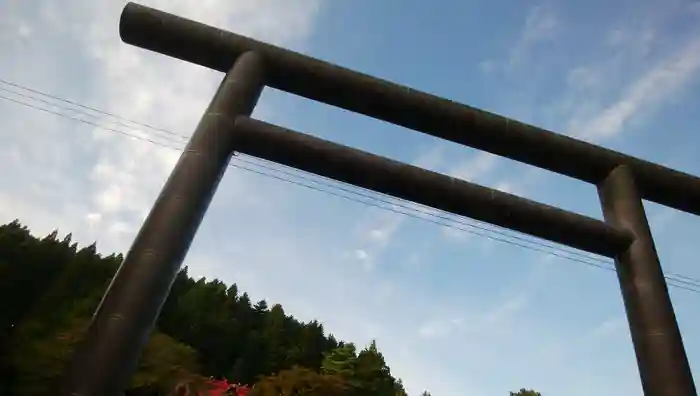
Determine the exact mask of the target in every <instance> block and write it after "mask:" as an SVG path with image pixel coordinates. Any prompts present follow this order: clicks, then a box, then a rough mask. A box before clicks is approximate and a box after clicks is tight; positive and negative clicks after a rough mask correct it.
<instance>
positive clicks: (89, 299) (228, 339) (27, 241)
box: [0, 221, 405, 396]
mask: <svg viewBox="0 0 700 396" xmlns="http://www.w3.org/2000/svg"><path fill="white" fill-rule="evenodd" d="M121 261H122V255H120V254H111V255H109V256H101V255H100V254H99V253H98V252H97V251H96V247H95V245H94V244H93V245H90V246H87V247H83V248H78V246H77V244H76V243H74V242H72V241H71V235H70V234H68V235H66V236H65V237H60V236H59V235H58V232H52V233H51V234H49V235H47V236H45V237H43V238H38V237H35V236H33V235H32V234H31V232H30V230H29V229H27V228H26V227H24V226H22V225H21V224H20V223H19V222H18V221H15V222H12V223H10V224H6V225H3V226H0V334H1V335H2V336H1V337H2V338H0V359H2V360H0V394H2V395H7V396H11V395H16V396H20V395H22V396H24V395H27V396H42V395H50V394H51V395H52V394H54V392H55V389H56V386H57V381H58V380H59V379H60V376H61V373H62V370H63V368H64V366H65V364H66V362H67V359H68V358H69V357H70V353H71V351H72V349H73V348H74V346H75V344H76V342H78V341H79V340H80V337H81V336H82V334H83V332H84V331H85V329H86V327H87V325H88V323H89V319H90V316H91V314H92V312H93V311H94V309H95V308H96V306H97V304H98V302H99V300H100V297H101V296H102V294H103V293H104V291H105V289H106V287H107V285H108V283H109V280H110V279H111V277H112V275H113V274H114V272H115V271H116V269H117V267H118V266H119V264H120V262H121ZM210 377H214V378H219V379H227V380H228V381H230V382H232V383H242V384H249V385H254V384H256V385H257V386H256V387H255V389H254V392H251V393H254V394H255V395H260V396H262V395H273V394H274V395H278V394H279V393H277V392H278V391H277V390H276V389H278V388H279V387H280V386H282V385H285V384H286V386H288V387H289V388H290V389H292V388H294V389H296V390H304V389H306V390H307V391H306V392H305V393H303V394H306V395H316V394H320V393H318V392H333V393H337V394H342V395H347V396H359V395H377V396H397V395H405V391H404V389H403V386H402V385H401V381H400V380H397V379H396V378H394V377H393V376H392V375H391V372H390V369H389V367H388V366H387V365H386V362H385V361H384V358H383V356H382V354H381V352H379V350H378V349H377V346H376V344H375V343H372V344H371V345H369V346H367V347H366V348H364V349H362V350H360V351H357V350H356V348H355V346H354V345H353V344H348V343H344V342H342V341H339V340H336V339H335V338H334V337H333V335H332V334H326V332H325V331H324V328H323V325H322V324H321V323H319V322H317V321H312V322H308V323H304V322H301V321H299V320H297V319H295V318H294V317H293V316H291V315H288V314H287V313H285V311H284V309H283V308H282V306H281V305H279V304H278V305H274V306H272V307H268V304H267V303H266V302H265V301H264V300H263V301H258V302H255V303H254V302H252V301H251V300H250V298H249V296H248V294H247V293H245V292H243V291H241V290H239V289H238V287H237V286H236V285H235V284H232V285H226V284H224V283H223V282H221V281H219V280H205V279H199V280H196V279H193V278H191V277H190V276H188V274H187V268H184V269H183V270H181V271H180V273H179V274H178V276H177V280H176V281H175V283H174V285H173V288H172V292H171V294H170V296H169V298H168V300H167V302H166V303H165V305H164V307H163V310H162V313H161V315H160V318H159V320H158V323H157V329H156V330H155V332H154V333H153V335H152V337H151V340H150V342H149V344H148V346H147V347H146V350H145V352H144V354H143V356H142V358H141V361H140V364H139V368H138V372H137V373H136V375H135V377H134V379H133V381H132V384H131V386H130V388H129V390H128V391H127V393H126V394H127V396H156V395H167V394H169V393H171V392H172V391H173V389H175V387H177V386H178V385H180V388H182V387H183V384H184V385H185V386H186V387H188V388H190V389H192V390H196V389H197V387H202V386H204V385H205V384H206V379H207V378H210ZM312 389H315V390H312ZM323 389H325V391H324V390H323ZM323 394H326V393H323Z"/></svg>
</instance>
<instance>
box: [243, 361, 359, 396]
mask: <svg viewBox="0 0 700 396" xmlns="http://www.w3.org/2000/svg"><path fill="white" fill-rule="evenodd" d="M347 390H348V387H347V385H346V384H345V382H344V381H343V379H342V378H340V377H338V376H335V375H326V374H319V373H317V372H315V371H312V370H309V369H306V368H302V367H299V366H295V367H293V368H292V369H290V370H283V371H281V372H280V373H279V374H276V375H273V376H269V377H266V378H263V379H262V380H260V381H259V382H258V383H256V384H255V386H254V387H253V389H252V390H251V391H250V393H249V394H248V396H344V395H345V394H346V392H347Z"/></svg>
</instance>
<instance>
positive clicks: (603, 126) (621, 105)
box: [569, 38, 700, 140]
mask: <svg viewBox="0 0 700 396" xmlns="http://www.w3.org/2000/svg"><path fill="white" fill-rule="evenodd" d="M699 68H700V39H697V38H696V39H694V40H692V41H690V42H689V43H687V44H686V45H685V46H684V47H682V48H681V49H680V50H679V51H677V52H676V53H674V54H673V55H672V56H670V57H669V58H668V59H663V60H662V61H660V62H659V63H658V64H657V65H655V66H654V67H653V68H651V69H650V70H649V71H648V72H646V73H645V74H643V75H642V76H641V77H640V78H638V79H636V80H635V81H633V82H632V83H631V84H630V85H629V86H628V87H627V88H626V89H625V90H624V92H623V93H622V95H621V96H620V97H619V98H618V99H617V100H616V101H614V102H613V103H611V104H609V105H608V106H606V107H605V108H604V109H603V110H602V111H600V113H599V114H598V115H597V116H595V117H593V118H591V119H586V120H581V119H574V120H572V121H571V122H570V127H569V129H570V130H571V131H572V133H573V134H574V135H575V136H577V137H579V138H585V139H590V140H600V139H605V138H610V137H612V136H616V135H618V134H620V133H622V132H623V131H624V130H625V127H626V125H627V124H628V123H629V122H630V121H631V120H632V119H633V118H634V117H635V116H638V115H640V114H643V115H644V117H649V115H650V114H651V113H652V112H653V111H655V110H656V109H657V108H658V107H659V106H661V105H663V104H664V103H665V102H666V101H667V100H668V99H670V98H671V97H672V96H673V95H675V94H677V93H678V91H679V90H681V89H683V87H684V86H686V85H687V84H688V83H690V82H691V81H692V80H691V79H692V77H693V76H694V75H695V74H696V73H697V71H698V69H699ZM591 79H592V77H590V76H589V77H587V80H588V81H586V80H584V82H583V83H584V84H590V80H591Z"/></svg>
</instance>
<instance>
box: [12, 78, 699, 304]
mask: <svg viewBox="0 0 700 396" xmlns="http://www.w3.org/2000/svg"><path fill="white" fill-rule="evenodd" d="M0 82H1V83H5V84H8V85H10V86H13V87H16V88H20V89H24V90H26V91H29V92H32V93H36V94H39V95H42V96H45V97H49V98H52V99H55V100H58V101H61V102H64V103H69V104H72V105H74V106H78V107H81V108H84V109H89V110H91V111H94V112H96V113H99V114H103V115H107V116H109V117H113V118H115V119H116V121H117V123H119V124H120V125H122V126H125V127H128V128H132V126H129V125H127V124H124V123H122V122H119V120H123V121H127V122H130V123H132V124H135V125H139V126H143V127H146V128H148V129H152V130H155V131H161V132H164V133H167V134H168V135H171V136H177V137H181V138H187V137H186V136H185V135H180V134H176V133H174V132H171V131H168V130H165V129H161V128H156V127H153V126H150V125H148V124H144V123H141V122H138V121H134V120H130V119H128V118H124V117H121V116H119V115H116V114H113V113H108V112H106V111H102V110H99V109H96V108H93V107H89V106H85V105H82V104H80V103H77V102H73V101H69V100H67V99H63V98H60V97H58V96H54V95H49V94H45V93H43V92H41V91H38V90H33V89H30V88H27V87H24V86H22V85H19V84H14V83H9V82H7V81H5V80H2V79H0ZM0 90H3V91H6V92H10V93H12V94H15V95H18V96H21V97H24V98H28V99H31V100H36V101H38V102H41V103H45V104H48V105H51V106H56V107H59V108H63V109H65V110H69V111H74V112H77V113H81V114H83V115H87V116H91V117H96V116H95V115H93V114H89V113H86V112H84V111H81V110H77V109H72V108H66V107H61V106H60V105H58V104H55V103H51V102H48V101H45V100H42V99H40V98H35V97H32V96H30V95H26V94H22V93H18V92H15V91H11V90H8V89H4V88H2V87H0ZM0 99H3V100H7V101H10V102H13V103H15V104H19V105H23V106H27V107H30V108H33V109H36V110H40V111H44V112H47V113H50V114H54V115H57V116H60V117H64V118H68V119H71V120H74V121H78V122H82V123H85V124H88V125H92V126H95V127H97V128H100V129H104V130H107V131H110V132H115V133H119V134H121V135H124V136H127V137H131V138H133V139H137V140H142V141H145V142H148V143H152V144H155V145H158V146H161V147H164V148H168V149H172V150H178V151H179V150H181V149H182V148H181V147H180V148H178V147H174V146H172V145H170V144H167V143H163V142H159V141H156V140H152V139H148V138H146V137H143V136H138V135H134V134H130V133H128V132H124V131H121V130H118V129H115V128H110V127H106V126H104V125H101V124H99V123H97V122H91V121H88V120H84V119H82V118H78V117H74V116H70V115H67V114H64V113H60V112H57V111H53V110H50V109H45V108H42V107H38V106H35V105H32V104H30V103H26V102H22V101H19V100H16V99H13V98H8V97H5V96H2V95H0ZM169 143H175V144H178V142H174V141H172V140H170V141H169ZM182 143H184V142H181V143H180V144H182ZM250 158H255V157H250ZM255 159H257V158H255ZM232 160H238V161H239V162H244V163H248V164H250V165H255V166H258V167H262V168H265V169H268V170H272V171H275V172H281V173H283V174H286V175H289V176H293V177H297V178H301V179H303V180H308V181H311V182H313V183H320V182H319V181H318V180H313V179H307V178H304V177H302V176H301V175H299V174H294V173H291V172H285V171H284V170H282V169H275V168H273V167H268V166H265V165H263V164H260V163H255V162H252V161H246V160H245V159H243V158H240V157H239V156H237V157H234V158H232ZM265 162H270V161H265ZM273 164H275V165H281V164H276V163H273ZM229 166H231V167H234V168H238V169H242V170H246V171H249V172H252V173H256V174H259V175H261V176H266V177H271V178H274V179H277V180H280V181H284V182H287V183H291V184H295V185H298V186H301V187H306V188H309V189H312V190H315V191H319V192H324V193H327V194H331V195H334V196H337V197H341V198H344V199H348V200H351V201H355V202H358V203H362V204H365V205H368V206H372V207H376V208H379V209H383V210H388V211H391V212H394V213H397V214H401V215H405V216H408V217H412V218H416V219H419V220H424V221H427V222H430V223H433V224H437V225H440V226H444V227H449V228H452V229H456V230H459V231H463V232H467V233H471V234H475V235H478V236H482V237H485V238H489V239H492V240H495V241H499V242H503V243H508V244H511V245H514V246H518V247H522V248H525V249H530V250H533V251H537V252H541V253H545V254H549V255H552V256H555V257H559V258H563V259H567V260H571V261H574V262H578V263H581V264H585V265H588V266H592V267H597V268H600V269H604V270H608V271H613V272H614V271H615V268H614V267H612V266H611V264H612V263H611V262H610V261H608V260H601V259H597V258H596V257H592V256H588V255H584V254H581V253H579V252H575V251H566V250H564V249H561V248H560V247H559V246H556V245H554V246H553V245H550V244H543V243H539V241H535V240H529V239H527V238H522V237H519V236H518V235H509V234H507V233H504V232H499V230H494V229H491V228H487V227H479V226H478V225H475V224H470V223H461V222H459V221H457V220H456V219H454V218H450V217H446V216H440V215H438V214H436V213H435V212H436V210H435V209H434V208H430V207H427V206H425V205H420V204H416V203H413V202H410V201H406V200H403V201H405V202H408V203H410V204H411V206H423V207H426V208H428V209H429V210H430V212H422V211H420V210H417V209H415V208H412V207H409V206H403V205H401V204H400V203H399V202H392V201H390V200H383V199H381V198H380V197H377V196H370V195H365V194H361V193H359V192H357V191H353V190H351V189H347V188H342V187H341V186H335V185H328V184H327V185H326V186H327V187H331V188H336V189H339V190H341V191H344V192H347V193H351V194H354V195H359V196H361V197H364V198H368V199H370V200H374V201H379V202H383V203H386V204H389V205H391V207H386V206H382V205H378V204H376V203H373V202H371V201H370V202H368V201H363V200H357V199H355V198H352V197H348V196H344V195H341V194H337V193H334V192H332V191H328V190H323V189H320V188H318V187H315V186H312V185H308V184H304V183H301V182H297V181H294V180H289V179H286V178H284V177H280V176H276V175H272V174H269V173H265V172H262V171H259V170H255V169H251V168H248V167H245V166H241V165H236V164H229ZM285 167H286V166H285ZM286 168H289V167H286ZM291 169H294V168H291ZM294 170H296V169H294ZM296 171H297V172H298V170H296ZM322 178H324V179H327V180H331V181H333V182H335V183H338V184H344V183H340V182H337V181H335V180H332V179H328V178H325V177H322ZM321 184H323V183H321ZM363 190H366V189H363ZM366 191H371V190H366ZM378 195H385V194H378ZM392 198H393V197H392ZM398 200H399V201H402V200H400V199H398ZM397 207H398V208H403V209H407V210H409V212H404V211H401V210H398V209H397ZM415 212H417V213H420V214H422V215H427V216H429V217H434V218H437V219H438V220H434V219H431V218H426V217H423V216H420V215H417V214H416V213H415ZM437 212H444V211H440V210H437ZM440 220H445V221H450V222H456V223H458V224H462V225H466V226H467V227H470V228H462V227H459V226H455V225H454V224H450V223H445V222H444V221H440ZM474 229H477V230H481V231H486V232H491V233H495V234H498V235H501V236H504V237H506V238H511V239H516V240H519V241H522V242H526V243H530V244H535V245H539V247H538V246H531V245H525V244H523V243H519V242H514V241H512V240H508V239H505V238H501V237H497V236H493V235H488V234H484V233H483V232H478V231H475V230H474ZM545 248H549V249H555V250H559V252H553V251H551V250H546V249H545ZM562 253H563V254H562ZM569 254H574V255H578V256H581V257H583V259H582V258H577V257H571V256H569ZM666 279H667V280H668V281H669V282H673V283H669V285H670V286H673V287H677V288H680V289H683V290H687V291H691V292H695V293H700V280H698V279H696V278H692V277H689V276H685V275H680V274H670V273H669V274H667V275H666ZM686 285H687V286H686Z"/></svg>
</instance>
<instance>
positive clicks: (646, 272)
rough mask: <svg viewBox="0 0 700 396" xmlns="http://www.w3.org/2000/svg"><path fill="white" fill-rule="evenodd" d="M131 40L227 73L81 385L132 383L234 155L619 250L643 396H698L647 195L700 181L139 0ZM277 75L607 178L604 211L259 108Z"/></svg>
mask: <svg viewBox="0 0 700 396" xmlns="http://www.w3.org/2000/svg"><path fill="white" fill-rule="evenodd" d="M120 34H121V37H122V40H123V41H124V42H126V43H129V44H133V45H136V46H139V47H142V48H145V49H149V50H152V51H156V52H159V53H162V54H165V55H168V56H171V57H174V58H178V59H182V60H185V61H188V62H192V63H196V64H199V65H202V66H205V67H209V68H212V69H215V70H218V71H221V72H224V73H226V76H225V77H224V79H223V81H222V83H221V85H220V86H219V89H218V91H217V92H216V95H215V96H214V98H213V99H212V101H211V103H210V104H209V107H208V108H207V110H206V112H205V113H204V116H203V117H202V119H201V121H200V123H199V125H198V126H197V129H196V130H195V132H194V134H193V135H192V138H191V140H190V142H189V143H188V145H187V147H186V148H185V150H184V152H183V153H182V155H181V157H180V159H179V161H178V163H177V164H176V166H175V168H174V170H173V172H172V174H171V175H170V177H169V179H168V180H167V182H166V184H165V186H164V187H163V190H162V191H161V193H160V195H159V197H158V199H157V200H156V202H155V204H154V205H153V208H152V209H151V212H150V213H149V215H148V217H147V218H146V220H145V221H144V223H143V225H142V227H141V230H140V231H139V233H138V235H137V236H136V238H135V240H134V242H133V245H132V247H131V249H130V250H129V252H128V254H127V255H126V258H125V259H124V262H123V263H122V265H121V267H120V268H119V271H118V272H117V274H116V275H115V277H114V279H113V280H112V283H111V284H110V287H109V289H108V290H107V292H106V294H105V296H104V298H103V300H102V302H101V303H100V306H99V308H98V309H97V311H96V313H95V316H94V318H93V322H92V324H91V326H90V328H89V330H88V332H87V335H86V336H85V339H84V340H83V341H82V343H81V344H80V346H79V347H78V350H77V351H76V353H75V355H74V357H73V359H72V361H71V364H70V365H69V367H68V371H67V375H66V379H65V383H64V387H63V389H62V392H63V394H64V395H66V396H68V395H70V396H116V395H119V394H120V393H121V392H122V391H123V389H124V387H125V386H126V384H127V383H128V380H129V378H130V377H131V375H132V374H133V372H134V370H135V367H136V363H137V361H138V358H139V356H140V354H141V351H142V348H143V347H144V345H145V343H146V341H147V340H148V337H149V335H150V332H151V330H152V329H153V326H154V324H155V321H156V319H157V317H158V314H159V312H160V309H161V306H162V305H163V303H164V301H165V299H166V298H167V296H168V293H169V290H170V287H171V285H172V283H173V281H174V279H175V275H176V274H177V271H178V270H179V269H180V266H181V265H182V262H183V260H184V258H185V255H186V253H187V251H188V249H189V246H190V244H191V242H192V239H193V238H194V235H195V233H196V231H197V228H198V227H199V224H200V223H201V220H202V218H203V216H204V214H205V212H206V210H207V207H208V206H209V203H210V201H211V199H212V196H213V194H214V192H215V190H216V188H217V186H218V184H219V181H220V179H221V177H222V175H223V173H224V171H225V168H226V166H227V164H228V161H229V159H230V157H231V155H232V154H233V153H234V152H235V151H239V152H243V153H246V154H249V155H253V156H256V157H259V158H264V159H267V160H271V161H274V162H277V163H280V164H284V165H289V166H292V167H295V168H297V169H301V170H304V171H308V172H311V173H315V174H317V175H322V176H326V177H331V178H333V179H336V180H339V181H343V182H347V183H350V184H353V185H356V186H361V187H365V188H368V189H372V190H375V191H378V192H382V193H386V194H389V195H392V196H395V197H399V198H403V199H407V200H411V201H414V202H417V203H421V204H425V205H428V206H431V207H434V208H437V209H441V210H445V211H449V212H451V213H455V214H458V215H463V216H468V217H471V218H474V219H478V220H482V221H486V222H489V223H491V224H495V225H499V226H502V227H507V228H510V229H513V230H517V231H520V232H524V233H527V234H530V235H533V236H536V237H540V238H544V239H547V240H550V241H554V242H557V243H562V244H565V245H568V246H572V247H575V248H578V249H582V250H586V251H589V252H593V253H596V254H600V255H604V256H608V257H613V258H614V259H615V264H616V268H617V274H618V279H619V281H620V287H621V291H622V297H623V300H624V304H625V310H626V313H627V318H628V321H629V325H630V332H631V335H632V342H633V344H634V349H635V354H636V357H637V362H638V366H639V373H640V377H641V381H642V387H643V389H644V393H645V395H646V396H697V393H696V389H695V384H694V382H693V377H692V373H691V371H690V367H689V364H688V359H687V356H686V353H685V349H684V347H683V341H682V337H681V334H680V330H679V328H678V324H677V321H676V317H675V314H674V311H673V306H672V304H671V300H670V297H669V294H668V288H667V285H666V282H665V280H664V276H663V271H662V269H661V265H660V263H659V258H658V255H657V253H656V249H655V247H654V242H653V239H652V236H651V232H650V230H649V225H648V222H647V219H646V215H645V213H644V207H643V205H642V199H648V200H651V201H654V202H657V203H660V204H662V205H666V206H669V207H672V208H675V209H678V210H682V211H685V212H687V213H692V214H695V215H700V178H698V177H695V176H692V175H689V174H686V173H682V172H679V171H676V170H672V169H669V168H665V167H662V166H660V165H656V164H653V163H650V162H647V161H644V160H641V159H637V158H633V157H630V156H627V155H624V154H621V153H618V152H615V151H611V150H608V149H605V148H602V147H598V146H595V145H592V144H589V143H585V142H582V141H578V140H575V139H572V138H569V137H567V136H563V135H558V134H555V133H553V132H549V131H546V130H543V129H540V128H537V127H534V126H531V125H526V124H523V123H520V122H518V121H515V120H512V119H508V118H505V117H502V116H498V115H495V114H491V113H487V112H485V111H482V110H478V109H475V108H472V107H469V106H466V105H463V104H459V103H455V102H452V101H449V100H447V99H443V98H439V97H436V96H433V95H429V94H427V93H423V92H419V91H416V90H413V89H411V88H408V87H405V86H401V85H397V84H394V83H391V82H388V81H385V80H380V79H377V78H374V77H371V76H368V75H365V74H361V73H358V72H355V71H352V70H348V69H345V68H342V67H339V66H336V65H333V64H330V63H326V62H323V61H320V60H317V59H313V58H310V57H308V56H305V55H302V54H299V53H295V52H292V51H289V50H286V49H283V48H279V47H275V46H272V45H269V44H266V43H262V42H259V41H255V40H252V39H250V38H247V37H243V36H240V35H236V34H234V33H231V32H227V31H224V30H220V29H217V28H214V27H211V26H207V25H203V24H201V23H198V22H194V21H191V20H187V19H184V18H181V17H178V16H175V15H171V14H168V13H165V12H162V11H159V10H155V9H152V8H148V7H144V6H141V5H138V4H134V3H129V4H128V5H127V6H126V7H125V8H124V11H123V13H122V16H121V21H120ZM265 86H269V87H273V88H277V89H280V90H283V91H286V92H289V93H293V94H296V95H298V96H302V97H305V98H308V99H312V100H316V101H319V102H323V103H327V104H330V105H333V106H337V107H340V108H343V109H347V110H350V111H353V112H356V113H360V114H364V115H367V116H370V117H373V118H376V119H379V120H383V121H387V122H391V123H394V124H396V125H401V126H404V127H406V128H409V129H413V130H415V131H419V132H423V133H426V134H429V135H432V136H435V137H439V138H442V139H446V140H450V141H453V142H456V143H460V144H463V145H465V146H470V147H473V148H476V149H480V150H484V151H487V152H490V153H493V154H497V155H500V156H503V157H508V158H511V159H514V160H517V161H520V162H523V163H527V164H530V165H534V166H537V167H540V168H543V169H548V170H550V171H554V172H557V173H560V174H563V175H566V176H570V177H573V178H576V179H579V180H582V181H585V182H588V183H592V184H595V185H596V186H597V187H598V193H599V197H600V201H601V205H602V207H603V214H604V218H605V221H600V220H597V219H594V218H590V217H586V216H582V215H580V214H576V213H572V212H568V211H565V210H562V209H559V208H555V207H552V206H548V205H544V204H541V203H538V202H534V201H531V200H528V199H524V198H521V197H517V196H515V195H511V194H507V193H504V192H501V191H498V190H494V189H490V188H486V187H482V186H479V185H476V184H473V183H469V182H467V181H462V180H458V179H454V178H451V177H449V176H446V175H442V174H439V173H435V172H431V171H428V170H425V169H421V168H418V167H415V166H411V165H407V164H403V163H400V162H396V161H392V160H390V159H387V158H383V157H379V156H376V155H373V154H369V153H366V152H362V151H359V150H356V149H353V148H350V147H345V146H341V145H339V144H336V143H333V142H329V141H325V140H321V139H318V138H315V137H312V136H309V135H304V134H302V133H299V132H295V131H291V130H289V129H285V128H283V127H280V126H276V125H272V124H269V123H265V122H262V121H259V120H255V119H253V118H251V117H250V115H251V114H252V111H253V108H254V107H255V105H256V103H257V101H258V98H259V96H260V93H261V92H262V90H263V89H264V87H265Z"/></svg>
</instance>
